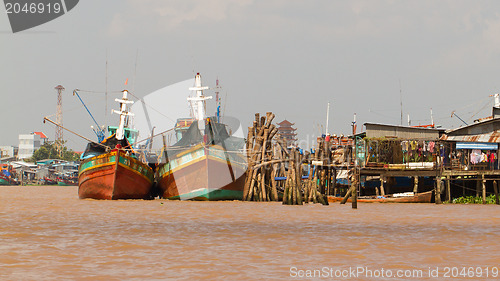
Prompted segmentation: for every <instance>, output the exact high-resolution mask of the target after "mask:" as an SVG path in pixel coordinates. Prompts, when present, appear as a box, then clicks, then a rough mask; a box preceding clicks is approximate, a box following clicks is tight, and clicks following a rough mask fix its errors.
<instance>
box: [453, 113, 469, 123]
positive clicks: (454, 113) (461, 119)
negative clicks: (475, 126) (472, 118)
mask: <svg viewBox="0 0 500 281" xmlns="http://www.w3.org/2000/svg"><path fill="white" fill-rule="evenodd" d="M453 115H455V117H457V118H458V119H460V121H462V122H464V124H465V126H469V124H467V122H465V121H464V120H463V119H462V118H460V116H458V115H457V114H456V113H455V110H453V111H452V112H451V117H452V118H453Z"/></svg>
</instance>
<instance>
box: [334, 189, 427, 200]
mask: <svg viewBox="0 0 500 281" xmlns="http://www.w3.org/2000/svg"><path fill="white" fill-rule="evenodd" d="M342 199H343V198H342V197H337V196H328V202H330V203H335V202H340V201H342ZM431 200H432V191H427V192H422V193H417V194H415V195H414V196H405V197H386V198H358V200H357V201H358V202H359V203H431ZM347 202H351V198H349V199H347Z"/></svg>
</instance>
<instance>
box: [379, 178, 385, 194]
mask: <svg viewBox="0 0 500 281" xmlns="http://www.w3.org/2000/svg"><path fill="white" fill-rule="evenodd" d="M384 181H385V177H384V176H382V175H380V196H385V190H384Z"/></svg>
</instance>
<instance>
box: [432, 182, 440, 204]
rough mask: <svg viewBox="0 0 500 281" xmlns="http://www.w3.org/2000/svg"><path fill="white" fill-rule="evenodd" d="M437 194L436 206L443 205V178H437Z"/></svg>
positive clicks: (435, 190)
mask: <svg viewBox="0 0 500 281" xmlns="http://www.w3.org/2000/svg"><path fill="white" fill-rule="evenodd" d="M434 192H435V195H436V196H435V202H436V204H441V177H439V176H438V177H436V188H435V189H434Z"/></svg>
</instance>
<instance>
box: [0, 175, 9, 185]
mask: <svg viewBox="0 0 500 281" xmlns="http://www.w3.org/2000/svg"><path fill="white" fill-rule="evenodd" d="M10 182H11V180H10V177H8V176H6V175H4V174H2V173H0V185H11V183H10Z"/></svg>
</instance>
